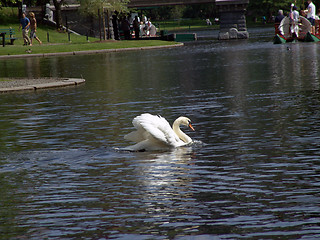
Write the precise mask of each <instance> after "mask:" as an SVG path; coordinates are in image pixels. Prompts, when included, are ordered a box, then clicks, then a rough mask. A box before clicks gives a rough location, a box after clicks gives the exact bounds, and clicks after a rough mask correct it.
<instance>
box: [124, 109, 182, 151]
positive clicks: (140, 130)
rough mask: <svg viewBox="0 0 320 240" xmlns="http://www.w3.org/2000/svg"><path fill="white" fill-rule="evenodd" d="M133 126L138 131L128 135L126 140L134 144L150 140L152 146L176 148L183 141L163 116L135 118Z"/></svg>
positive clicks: (147, 115) (145, 114)
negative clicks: (160, 145)
mask: <svg viewBox="0 0 320 240" xmlns="http://www.w3.org/2000/svg"><path fill="white" fill-rule="evenodd" d="M132 124H133V126H134V127H135V128H136V129H137V131H134V132H131V133H129V134H128V135H126V136H125V139H127V140H131V141H134V142H142V141H145V140H148V141H149V142H150V144H164V145H168V146H176V145H177V143H178V142H180V141H181V140H180V139H179V138H178V136H177V135H176V134H175V133H174V131H173V130H172V128H171V126H170V124H169V123H168V121H167V120H166V119H164V118H163V117H161V116H155V115H151V114H149V113H144V114H141V115H140V116H137V117H135V118H134V119H133V121H132Z"/></svg>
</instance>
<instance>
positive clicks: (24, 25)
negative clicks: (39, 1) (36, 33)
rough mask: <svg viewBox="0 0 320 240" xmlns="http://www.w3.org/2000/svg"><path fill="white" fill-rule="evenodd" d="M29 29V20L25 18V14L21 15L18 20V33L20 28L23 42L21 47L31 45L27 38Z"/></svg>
mask: <svg viewBox="0 0 320 240" xmlns="http://www.w3.org/2000/svg"><path fill="white" fill-rule="evenodd" d="M29 27H30V20H29V18H27V17H26V13H22V18H21V19H20V26H19V31H20V28H22V38H23V42H24V44H23V45H29V44H30V43H31V41H30V38H29V36H28V32H29Z"/></svg>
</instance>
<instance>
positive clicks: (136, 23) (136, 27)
mask: <svg viewBox="0 0 320 240" xmlns="http://www.w3.org/2000/svg"><path fill="white" fill-rule="evenodd" d="M133 29H134V33H135V38H136V39H139V38H140V21H139V19H138V16H135V18H134V20H133Z"/></svg>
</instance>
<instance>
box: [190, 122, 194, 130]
mask: <svg viewBox="0 0 320 240" xmlns="http://www.w3.org/2000/svg"><path fill="white" fill-rule="evenodd" d="M189 128H191V129H192V130H193V131H195V130H194V128H193V127H192V125H191V123H189Z"/></svg>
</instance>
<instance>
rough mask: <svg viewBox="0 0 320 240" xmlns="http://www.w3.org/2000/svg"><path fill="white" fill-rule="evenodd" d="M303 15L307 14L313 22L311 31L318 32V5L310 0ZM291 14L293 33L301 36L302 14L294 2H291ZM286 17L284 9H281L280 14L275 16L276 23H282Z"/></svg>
mask: <svg viewBox="0 0 320 240" xmlns="http://www.w3.org/2000/svg"><path fill="white" fill-rule="evenodd" d="M301 15H303V16H305V17H306V18H307V19H308V20H309V22H310V23H311V33H312V34H316V29H315V21H316V18H317V17H318V16H317V15H316V6H315V5H314V3H313V2H312V0H308V7H307V9H306V10H303V11H301ZM289 16H290V21H291V33H292V34H295V35H296V36H297V37H299V17H300V14H299V12H298V10H297V7H296V6H295V5H294V4H291V10H290V15H289ZM284 17H285V16H284V15H283V10H279V13H278V16H276V18H275V23H280V22H281V21H282V19H283V18H284Z"/></svg>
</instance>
